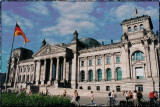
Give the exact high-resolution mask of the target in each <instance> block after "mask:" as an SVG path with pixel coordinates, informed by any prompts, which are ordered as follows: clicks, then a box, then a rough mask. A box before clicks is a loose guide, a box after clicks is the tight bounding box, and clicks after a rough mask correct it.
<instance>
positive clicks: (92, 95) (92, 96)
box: [91, 91, 96, 105]
mask: <svg viewBox="0 0 160 107" xmlns="http://www.w3.org/2000/svg"><path fill="white" fill-rule="evenodd" d="M94 99H95V97H94V94H93V91H91V104H92V105H96V104H95V103H94Z"/></svg>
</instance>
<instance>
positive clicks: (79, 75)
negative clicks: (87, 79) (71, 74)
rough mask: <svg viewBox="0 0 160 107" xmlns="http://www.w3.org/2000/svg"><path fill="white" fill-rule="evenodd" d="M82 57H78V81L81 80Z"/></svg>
mask: <svg viewBox="0 0 160 107" xmlns="http://www.w3.org/2000/svg"><path fill="white" fill-rule="evenodd" d="M80 78H81V77H80V58H78V74H77V80H78V82H80V81H81V80H80Z"/></svg>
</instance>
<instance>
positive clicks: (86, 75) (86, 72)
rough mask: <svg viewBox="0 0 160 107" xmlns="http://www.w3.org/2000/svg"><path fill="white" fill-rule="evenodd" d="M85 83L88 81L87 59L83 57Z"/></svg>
mask: <svg viewBox="0 0 160 107" xmlns="http://www.w3.org/2000/svg"><path fill="white" fill-rule="evenodd" d="M85 81H86V82H87V81H88V60H87V57H85Z"/></svg>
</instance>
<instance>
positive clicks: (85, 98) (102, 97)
mask: <svg viewBox="0 0 160 107" xmlns="http://www.w3.org/2000/svg"><path fill="white" fill-rule="evenodd" d="M48 90H49V92H50V93H51V95H62V94H63V91H64V90H66V91H67V95H68V96H70V97H71V96H72V95H73V92H74V89H65V88H59V89H56V88H49V87H48ZM77 91H78V94H79V96H80V105H82V106H83V105H84V106H92V105H91V100H90V96H91V90H77ZM93 92H94V96H95V99H94V102H95V103H96V105H97V106H107V102H108V101H109V97H108V93H109V92H100V91H93ZM115 94H116V96H117V98H116V100H117V101H120V100H125V97H124V96H123V92H115ZM143 98H144V99H145V100H149V99H148V94H143Z"/></svg>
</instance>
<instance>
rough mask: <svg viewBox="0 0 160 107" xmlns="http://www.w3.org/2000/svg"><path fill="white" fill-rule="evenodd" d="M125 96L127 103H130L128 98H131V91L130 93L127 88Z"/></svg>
mask: <svg viewBox="0 0 160 107" xmlns="http://www.w3.org/2000/svg"><path fill="white" fill-rule="evenodd" d="M124 95H125V97H126V101H127V103H128V100H129V93H128V91H127V90H126V92H125V94H124Z"/></svg>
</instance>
